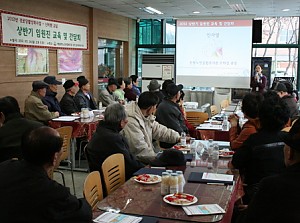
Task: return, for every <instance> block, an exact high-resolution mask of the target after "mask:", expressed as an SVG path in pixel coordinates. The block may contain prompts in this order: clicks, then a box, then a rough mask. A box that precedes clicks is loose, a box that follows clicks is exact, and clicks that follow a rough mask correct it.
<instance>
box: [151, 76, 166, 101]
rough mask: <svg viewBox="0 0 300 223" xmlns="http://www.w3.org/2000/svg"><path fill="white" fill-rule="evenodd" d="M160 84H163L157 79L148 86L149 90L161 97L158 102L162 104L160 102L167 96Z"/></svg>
mask: <svg viewBox="0 0 300 223" xmlns="http://www.w3.org/2000/svg"><path fill="white" fill-rule="evenodd" d="M160 86H161V85H160V84H159V83H158V81H157V80H155V79H153V80H151V81H150V83H149V85H148V86H147V88H148V89H149V91H150V92H153V93H154V94H155V95H156V96H157V97H158V98H159V102H158V104H160V102H161V101H162V99H163V98H164V97H165V96H164V94H163V93H162V91H161V90H160Z"/></svg>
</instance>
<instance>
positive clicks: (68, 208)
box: [0, 126, 92, 223]
mask: <svg viewBox="0 0 300 223" xmlns="http://www.w3.org/2000/svg"><path fill="white" fill-rule="evenodd" d="M62 144H63V140H62V138H60V136H59V134H58V132H57V131H56V130H54V129H52V128H49V127H46V126H45V127H40V128H37V129H34V130H32V131H31V132H28V133H25V135H24V136H23V138H22V152H23V156H24V160H21V161H20V160H7V161H5V162H2V163H1V164H0V178H1V179H2V180H1V181H0V197H1V199H0V209H1V222H52V223H55V222H57V223H58V222H59V223H61V222H70V223H71V222H78V223H79V222H82V223H83V222H91V220H92V210H91V207H90V205H89V204H88V203H87V201H86V200H85V199H77V198H76V197H75V196H73V195H71V194H70V191H69V188H66V187H64V186H62V185H60V184H58V183H57V182H56V181H54V180H51V179H50V178H49V176H48V174H49V173H50V172H51V169H53V167H54V166H55V164H56V162H57V161H59V159H60V155H61V154H62V151H61V147H62Z"/></svg>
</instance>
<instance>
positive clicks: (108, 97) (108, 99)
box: [99, 88, 119, 107]
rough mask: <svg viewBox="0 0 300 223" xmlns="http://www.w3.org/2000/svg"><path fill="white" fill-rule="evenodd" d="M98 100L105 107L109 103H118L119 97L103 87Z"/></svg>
mask: <svg viewBox="0 0 300 223" xmlns="http://www.w3.org/2000/svg"><path fill="white" fill-rule="evenodd" d="M99 101H101V102H102V105H103V106H104V107H107V106H108V105H110V104H113V103H118V102H119V98H118V97H117V96H116V95H114V94H113V93H109V91H108V90H107V89H106V88H105V89H102V90H101V91H100V94H99Z"/></svg>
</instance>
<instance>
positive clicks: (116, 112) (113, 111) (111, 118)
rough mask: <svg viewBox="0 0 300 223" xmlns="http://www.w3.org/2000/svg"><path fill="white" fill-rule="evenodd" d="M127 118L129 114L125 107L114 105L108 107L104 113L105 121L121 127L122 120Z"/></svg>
mask: <svg viewBox="0 0 300 223" xmlns="http://www.w3.org/2000/svg"><path fill="white" fill-rule="evenodd" d="M126 118H127V114H126V111H125V108H124V106H123V105H121V104H119V103H114V104H110V105H108V107H107V108H106V109H105V112H104V120H105V122H106V123H107V124H110V125H119V124H120V122H121V121H122V120H125V119H126Z"/></svg>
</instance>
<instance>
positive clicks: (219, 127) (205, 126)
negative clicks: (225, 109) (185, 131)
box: [197, 123, 222, 130]
mask: <svg viewBox="0 0 300 223" xmlns="http://www.w3.org/2000/svg"><path fill="white" fill-rule="evenodd" d="M197 129H198V130H201V129H206V130H222V125H212V124H207V123H206V124H201V125H199V126H198V127H197Z"/></svg>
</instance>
